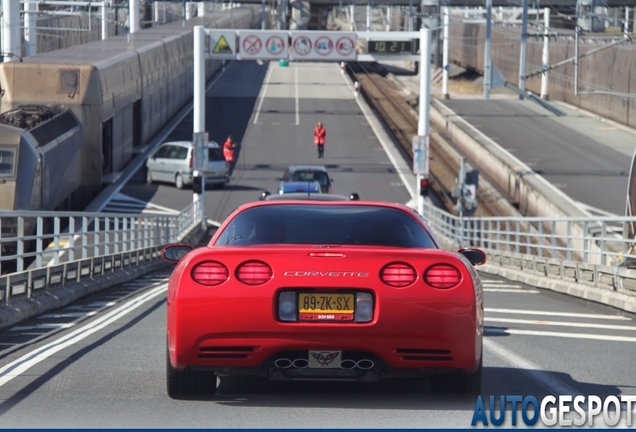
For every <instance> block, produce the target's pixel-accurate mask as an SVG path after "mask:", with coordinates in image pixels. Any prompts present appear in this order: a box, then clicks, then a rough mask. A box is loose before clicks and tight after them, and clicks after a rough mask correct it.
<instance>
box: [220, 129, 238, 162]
mask: <svg viewBox="0 0 636 432" xmlns="http://www.w3.org/2000/svg"><path fill="white" fill-rule="evenodd" d="M235 150H236V143H235V142H234V141H233V140H232V135H228V136H227V139H226V140H225V143H223V157H224V158H225V162H226V163H227V164H228V165H231V164H232V162H234V152H235Z"/></svg>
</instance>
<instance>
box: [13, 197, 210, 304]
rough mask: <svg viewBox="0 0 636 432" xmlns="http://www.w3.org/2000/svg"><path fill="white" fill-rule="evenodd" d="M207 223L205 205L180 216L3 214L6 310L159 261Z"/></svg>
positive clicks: (197, 203) (195, 207) (188, 210)
mask: <svg viewBox="0 0 636 432" xmlns="http://www.w3.org/2000/svg"><path fill="white" fill-rule="evenodd" d="M203 220H204V209H203V205H202V204H201V201H198V202H195V203H192V204H191V205H189V206H188V207H187V208H185V209H184V210H183V211H182V212H181V213H179V214H177V215H157V214H139V215H130V214H114V213H111V214H105V213H71V212H59V213H46V214H44V212H18V211H15V212H7V211H4V212H0V227H1V228H2V237H0V246H1V247H2V249H1V250H2V252H1V253H0V265H1V268H2V276H0V306H2V305H3V304H4V305H7V304H9V303H10V302H11V301H12V300H15V299H19V298H32V297H33V295H34V294H35V293H37V292H45V291H47V290H49V289H50V288H55V287H57V286H64V285H65V284H67V283H69V282H79V281H80V280H81V279H83V278H94V277H97V276H101V275H105V274H106V273H108V272H113V271H115V270H117V269H120V268H124V267H129V266H133V265H139V264H141V263H142V262H144V261H149V260H152V259H155V258H158V257H159V256H160V254H161V249H162V247H163V246H164V245H166V244H168V243H177V242H180V241H183V240H184V238H185V237H186V236H187V235H188V234H189V233H190V232H191V231H192V230H194V229H195V228H198V227H199V226H200V225H201V223H202V221H203Z"/></svg>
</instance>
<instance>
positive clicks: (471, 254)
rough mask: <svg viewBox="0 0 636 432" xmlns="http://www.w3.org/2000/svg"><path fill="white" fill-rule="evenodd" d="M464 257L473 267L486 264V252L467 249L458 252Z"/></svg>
mask: <svg viewBox="0 0 636 432" xmlns="http://www.w3.org/2000/svg"><path fill="white" fill-rule="evenodd" d="M458 252H459V253H460V254H462V255H464V256H465V257H466V259H468V261H470V263H471V264H472V265H475V266H478V265H482V264H485V263H486V252H484V251H483V250H481V249H474V248H466V249H460V250H459V251H458Z"/></svg>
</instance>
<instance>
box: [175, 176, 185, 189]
mask: <svg viewBox="0 0 636 432" xmlns="http://www.w3.org/2000/svg"><path fill="white" fill-rule="evenodd" d="M174 185H175V186H176V187H177V189H183V186H184V184H183V176H181V174H177V175H176V176H174Z"/></svg>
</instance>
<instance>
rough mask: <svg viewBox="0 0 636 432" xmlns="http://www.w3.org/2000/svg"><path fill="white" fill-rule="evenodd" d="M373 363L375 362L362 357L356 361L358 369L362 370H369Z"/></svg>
mask: <svg viewBox="0 0 636 432" xmlns="http://www.w3.org/2000/svg"><path fill="white" fill-rule="evenodd" d="M374 365H375V363H373V362H372V361H371V360H369V359H362V360H359V361H358V363H356V366H357V367H358V369H362V370H369V369H371V368H372V367H373V366H374Z"/></svg>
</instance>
